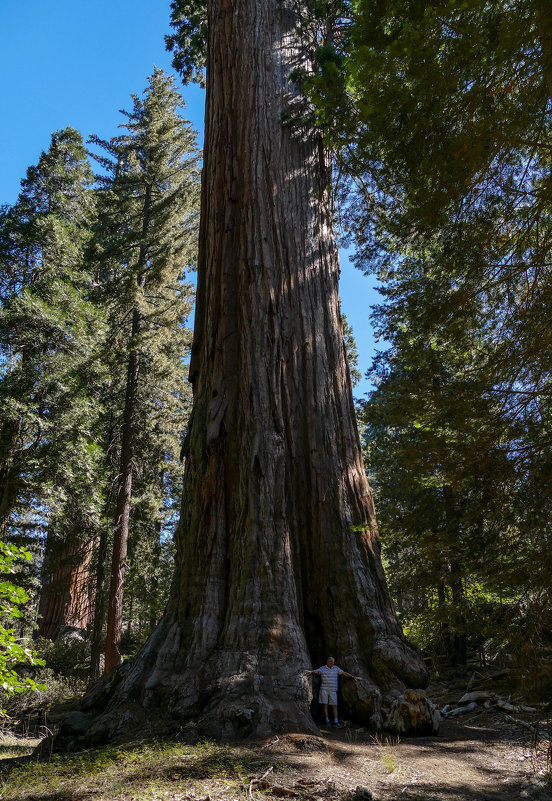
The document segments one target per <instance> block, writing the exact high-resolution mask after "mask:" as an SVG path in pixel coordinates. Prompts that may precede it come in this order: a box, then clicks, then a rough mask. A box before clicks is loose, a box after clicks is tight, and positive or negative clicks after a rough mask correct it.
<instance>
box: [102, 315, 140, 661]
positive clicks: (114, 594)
mask: <svg viewBox="0 0 552 801" xmlns="http://www.w3.org/2000/svg"><path fill="white" fill-rule="evenodd" d="M141 329H142V317H141V314H140V312H139V311H138V310H137V309H135V310H134V312H133V315H132V335H131V343H132V344H131V350H130V355H129V358H128V368H127V382H126V394H125V408H124V414H123V429H122V438H121V465H120V470H119V489H118V493H117V506H116V511H115V518H116V525H115V533H114V537H113V555H112V559H111V574H110V583H109V601H108V607H107V631H106V643H105V668H104V669H105V672H106V673H109V671H110V670H111V669H112V668H113V667H115V666H116V665H118V664H120V662H121V653H120V650H119V646H120V642H121V635H122V632H123V590H124V582H125V573H126V567H127V565H126V559H127V550H128V530H129V521H130V501H131V497H132V459H133V455H134V435H135V418H136V403H137V399H138V377H139V372H140V356H139V352H138V347H137V340H138V337H139V335H140V332H141Z"/></svg>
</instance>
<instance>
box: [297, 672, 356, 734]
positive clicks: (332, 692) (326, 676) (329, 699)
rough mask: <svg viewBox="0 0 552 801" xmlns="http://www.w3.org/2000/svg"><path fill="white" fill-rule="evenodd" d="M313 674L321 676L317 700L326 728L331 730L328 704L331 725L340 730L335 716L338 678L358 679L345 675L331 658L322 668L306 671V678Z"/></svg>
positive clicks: (348, 674)
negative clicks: (329, 711)
mask: <svg viewBox="0 0 552 801" xmlns="http://www.w3.org/2000/svg"><path fill="white" fill-rule="evenodd" d="M314 674H317V675H318V676H321V684H320V693H319V696H318V700H319V702H320V703H321V704H322V709H323V710H324V719H325V721H326V728H327V729H329V728H331V724H330V719H329V718H328V704H329V705H330V706H331V708H332V712H333V718H334V723H333V725H334V726H335V728H336V729H340V728H341V723H340V722H339V718H338V716H337V687H338V680H339V676H344V677H345V678H346V679H354V681H360V677H359V676H353V675H352V674H351V673H346V672H345V671H344V670H342V669H341V668H340V667H338V666H337V665H336V664H335V659H334V658H333V656H329V657H328V658H327V660H326V664H325V665H322V667H319V668H318V669H317V670H309V671H307V676H312V675H314Z"/></svg>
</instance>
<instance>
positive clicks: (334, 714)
mask: <svg viewBox="0 0 552 801" xmlns="http://www.w3.org/2000/svg"><path fill="white" fill-rule="evenodd" d="M332 712H333V716H334V726H337V727H338V728H339V729H340V728H341V723H340V722H339V718H338V717H337V704H332Z"/></svg>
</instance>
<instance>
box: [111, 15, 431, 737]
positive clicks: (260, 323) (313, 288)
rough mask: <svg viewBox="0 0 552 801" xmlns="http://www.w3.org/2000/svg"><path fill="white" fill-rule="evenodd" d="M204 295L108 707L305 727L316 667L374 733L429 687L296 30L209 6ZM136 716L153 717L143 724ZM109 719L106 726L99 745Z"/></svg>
mask: <svg viewBox="0 0 552 801" xmlns="http://www.w3.org/2000/svg"><path fill="white" fill-rule="evenodd" d="M208 14H209V57H208V70H207V81H208V89H207V108H206V129H205V156H204V172H203V186H202V223H201V233H200V256H199V275H198V295H197V308H196V317H195V333H194V345H193V349H192V361H191V367H190V375H191V379H192V381H193V384H194V411H193V415H192V420H191V423H190V429H189V436H188V443H187V450H186V453H187V458H186V473H185V479H184V494H183V502H182V512H181V519H180V525H179V528H178V532H177V536H176V540H177V565H176V576H175V580H174V584H173V590H172V596H171V600H170V602H169V607H168V611H167V613H166V614H165V616H164V618H163V619H162V621H161V622H160V624H159V626H158V627H157V629H156V630H155V632H154V633H153V635H152V637H151V638H150V640H149V641H148V643H147V644H146V646H145V647H144V648H143V649H142V651H141V654H140V655H139V657H138V659H137V660H136V662H135V663H134V666H133V669H132V670H131V671H130V673H129V675H128V676H127V677H126V678H125V680H124V682H123V684H122V687H121V691H120V694H119V696H118V700H119V701H120V700H122V699H124V698H125V697H132V698H133V699H134V700H136V699H139V700H140V702H141V704H142V705H143V706H145V707H149V708H150V709H151V710H158V711H162V710H167V711H166V712H165V713H164V714H171V715H174V716H179V717H183V718H186V717H189V716H194V715H200V716H201V721H202V726H203V727H204V728H205V729H206V730H207V731H210V732H211V733H214V734H218V735H220V734H222V735H230V734H236V733H238V734H248V735H249V734H254V733H256V734H267V733H269V732H273V731H281V730H303V731H305V730H313V729H314V724H313V721H312V718H311V717H310V714H309V704H310V698H311V690H310V686H309V681H308V679H307V678H306V677H305V675H304V671H305V670H306V669H308V668H310V667H311V666H312V665H313V664H314V665H315V666H316V667H317V666H318V665H319V664H321V663H322V662H323V661H324V660H325V658H326V656H327V655H328V653H332V654H334V655H335V657H336V659H337V660H338V664H340V665H342V666H343V667H344V668H345V669H346V670H347V671H349V672H351V673H354V674H356V675H361V676H362V677H363V681H362V683H358V684H354V682H352V681H350V682H349V683H345V684H344V687H343V689H344V697H345V700H346V702H347V704H348V706H349V711H350V714H351V715H353V716H354V717H355V718H356V719H358V720H363V721H365V722H367V723H370V724H372V725H373V726H376V727H379V726H381V723H382V711H383V707H384V706H385V705H386V704H388V703H389V702H390V701H391V699H392V698H393V697H394V696H395V695H396V694H398V693H399V692H400V691H401V690H402V689H403V688H404V686H405V685H410V686H420V685H423V684H425V682H426V680H427V675H426V670H425V667H424V664H423V661H422V659H421V656H420V654H419V652H418V651H417V650H416V649H415V648H414V647H412V646H410V645H409V644H408V643H407V642H406V641H405V639H404V636H403V634H402V631H401V628H400V625H399V623H398V622H397V619H396V616H395V612H394V609H393V605H392V602H391V600H390V597H389V594H388V591H387V587H386V582H385V578H384V575H383V570H382V566H381V560H380V547H379V544H378V540H377V533H376V522H375V516H374V507H373V502H372V496H371V493H370V490H369V487H368V484H367V480H366V475H365V472H364V468H363V463H362V456H361V448H360V442H359V437H358V433H357V429H356V422H355V414H354V406H353V400H352V393H351V385H350V380H349V375H348V369H347V364H346V354H345V346H344V341H343V333H342V327H341V321H340V311H339V298H338V275H339V267H338V256H337V250H336V246H335V242H334V238H333V235H332V214H331V208H330V197H329V185H330V177H331V176H330V170H329V166H328V160H327V158H326V156H325V153H324V150H323V147H322V142H321V139H320V136H319V135H318V134H317V133H315V132H314V131H313V130H311V129H305V128H304V127H303V128H301V129H299V128H298V127H297V128H293V127H291V126H286V125H285V124H283V119H284V117H285V116H286V114H287V113H288V111H289V110H290V106H293V104H295V103H301V102H303V101H302V98H301V97H300V95H293V93H292V85H291V84H290V82H289V74H290V72H291V70H292V69H293V68H294V67H296V66H298V65H301V64H304V62H305V56H304V54H303V52H302V51H301V50H300V48H299V47H298V45H297V42H298V40H299V37H298V36H297V26H298V24H299V20H298V18H297V17H296V15H295V13H294V12H293V11H291V10H289V8H288V4H287V3H285V2H277V0H263V2H260V0H239V2H238V1H237V0H218V1H217V2H214V0H210V2H209V3H208ZM148 714H149V713H148ZM118 720H119V716H118V715H114V716H113V717H112V718H111V724H110V725H111V726H112V727H113V729H112V731H114V730H116V729H117V726H118Z"/></svg>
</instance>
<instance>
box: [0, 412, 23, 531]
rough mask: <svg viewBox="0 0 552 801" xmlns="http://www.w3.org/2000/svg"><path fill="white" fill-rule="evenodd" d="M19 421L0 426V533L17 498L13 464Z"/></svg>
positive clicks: (15, 470)
mask: <svg viewBox="0 0 552 801" xmlns="http://www.w3.org/2000/svg"><path fill="white" fill-rule="evenodd" d="M19 427H20V425H19V422H13V421H11V420H7V421H6V422H5V423H4V424H3V425H2V427H1V428H0V534H3V533H4V532H5V531H6V529H7V527H8V522H9V519H10V514H11V512H12V509H13V507H14V505H15V502H16V500H17V490H18V481H19V469H17V467H15V466H14V454H15V452H16V448H17V438H18V435H19Z"/></svg>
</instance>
